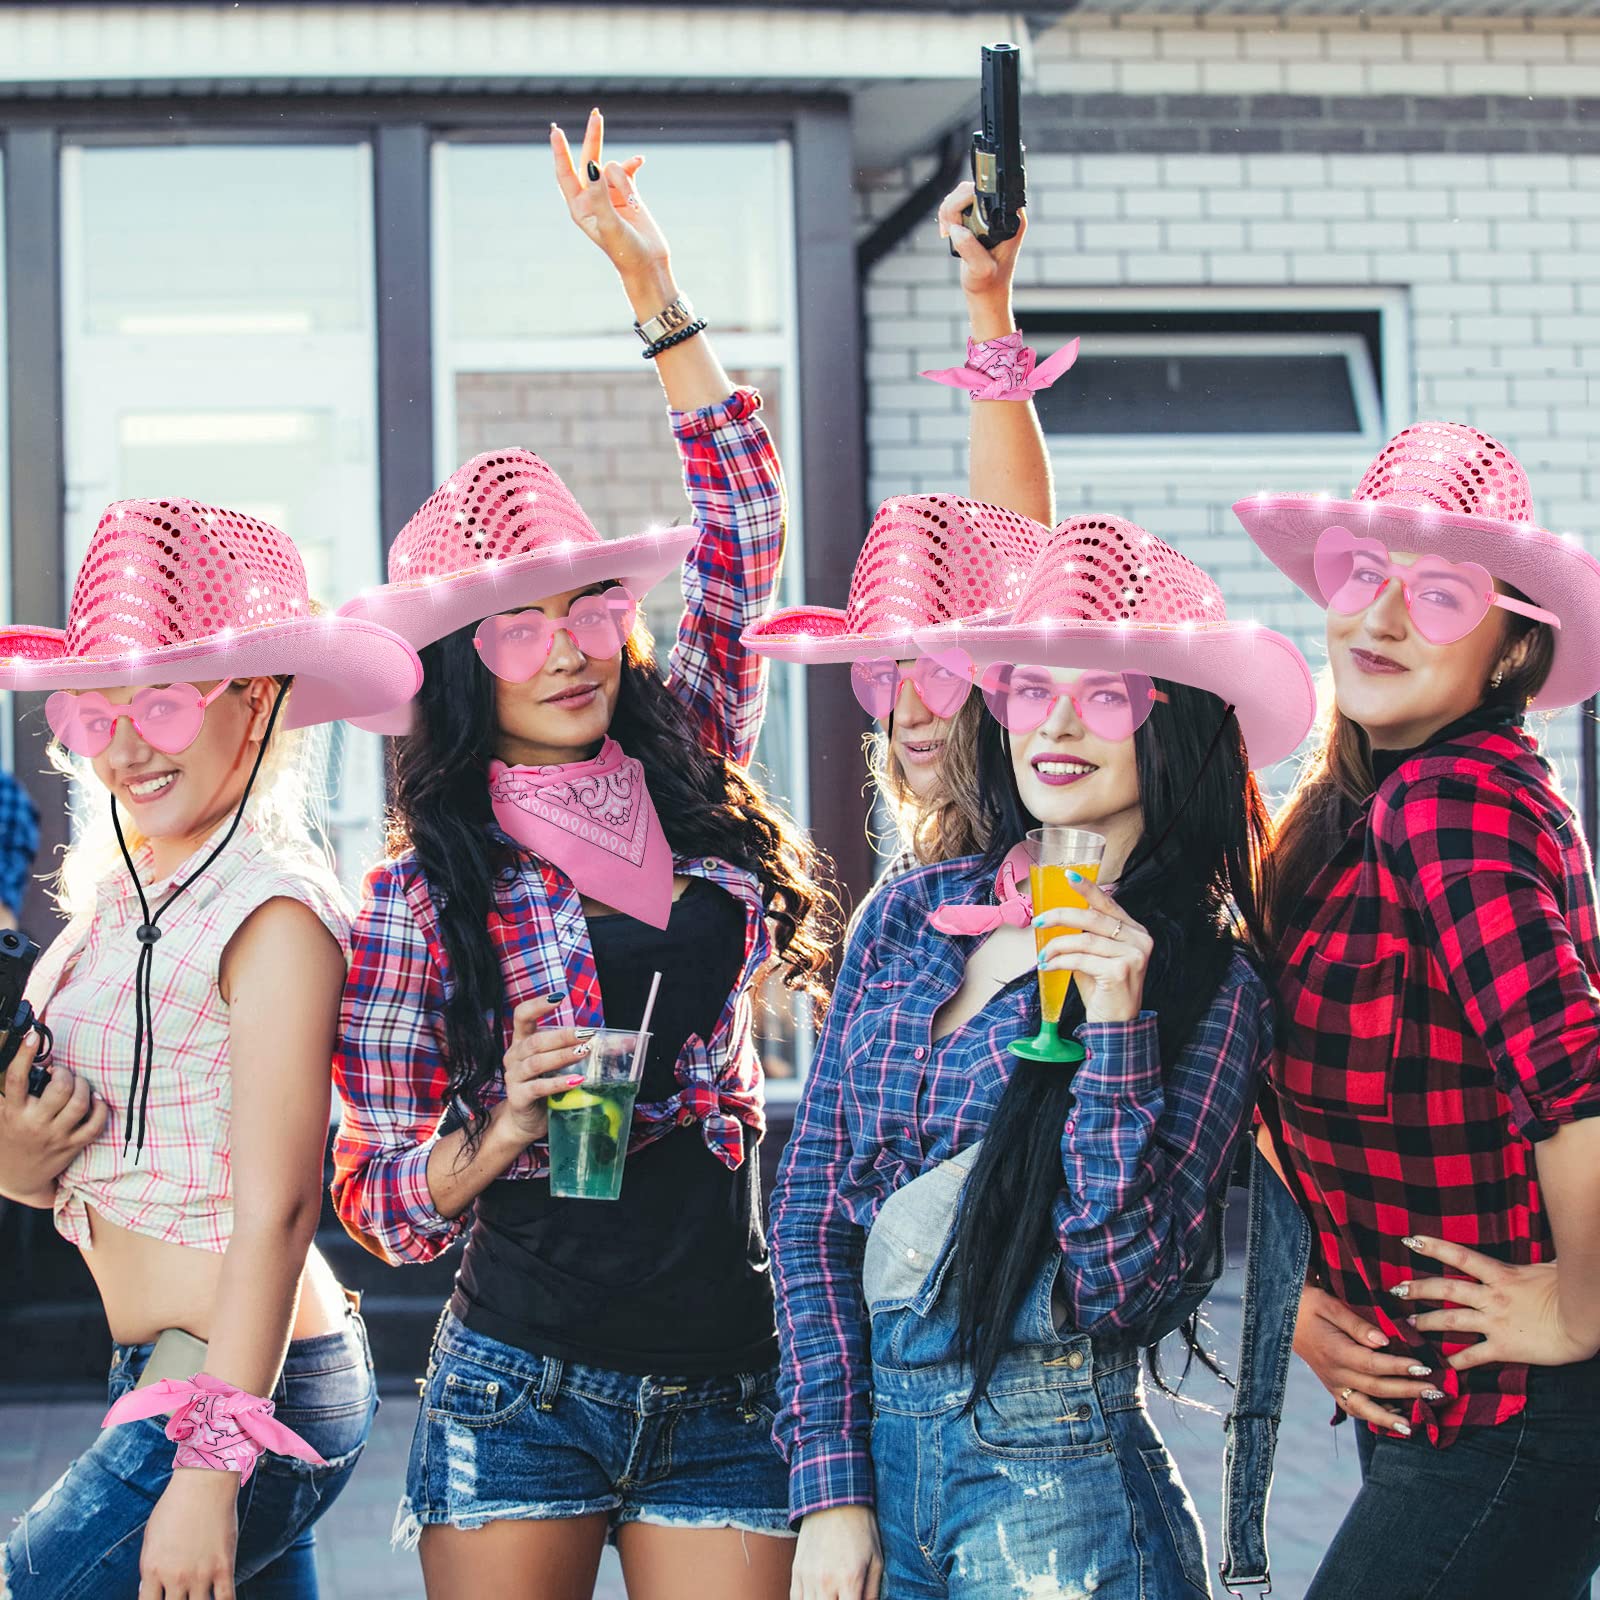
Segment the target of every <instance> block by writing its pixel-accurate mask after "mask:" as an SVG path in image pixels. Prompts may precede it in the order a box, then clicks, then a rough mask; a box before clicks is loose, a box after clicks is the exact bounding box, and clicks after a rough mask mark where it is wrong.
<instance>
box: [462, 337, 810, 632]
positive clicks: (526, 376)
mask: <svg viewBox="0 0 1600 1600" xmlns="http://www.w3.org/2000/svg"><path fill="white" fill-rule="evenodd" d="M640 365H641V368H643V364H642V363H641V364H640ZM732 376H733V379H734V382H735V383H745V384H752V385H754V387H756V388H758V389H759V390H760V391H761V396H762V410H761V414H762V417H763V418H764V420H765V421H766V424H767V427H768V428H769V429H770V430H771V432H772V434H773V436H774V437H777V435H778V432H779V429H778V418H777V401H778V375H777V374H776V373H775V372H738V373H734V374H732ZM456 443H457V453H458V455H459V456H460V457H461V459H462V460H463V461H464V460H466V459H467V457H469V456H474V455H477V454H478V453H479V452H480V451H482V450H494V449H498V448H500V447H502V446H505V445H512V444H519V445H522V446H524V447H525V448H527V449H530V450H537V451H538V452H539V454H540V455H542V456H543V457H544V458H545V459H546V460H547V461H548V462H549V463H550V464H551V465H552V466H553V467H554V468H555V469H556V471H557V472H559V473H560V474H561V477H562V481H563V482H564V483H565V484H566V485H567V487H568V488H569V489H571V490H572V492H573V494H575V495H576V496H577V498H578V503H579V505H581V506H582V507H583V509H584V510H585V511H586V512H587V513H588V514H589V518H590V520H591V521H592V522H593V523H594V525H595V526H596V527H597V528H599V530H600V531H601V533H603V534H605V535H607V536H608V537H613V538H614V537H618V536H620V535H623V534H628V533H637V532H638V531H639V530H640V529H641V528H644V527H647V526H649V525H650V524H652V523H678V522H686V521H687V520H688V517H689V502H688V499H687V497H686V496H685V494H684V492H683V469H682V467H681V466H680V465H679V462H678V452H677V449H676V448H675V446H674V445H673V442H672V434H671V432H670V430H669V429H668V427H667V419H666V414H665V407H664V401H663V399H662V394H661V384H660V382H659V381H658V380H657V378H656V375H655V373H654V372H653V371H651V370H649V369H642V370H640V371H638V372H539V373H523V372H464V373H461V374H460V375H459V376H458V377H457V379H456ZM682 603H683V602H682V596H681V595H680V593H679V591H678V587H677V585H676V584H673V583H663V584H658V585H657V586H656V588H655V589H654V590H653V591H652V592H651V594H650V595H649V597H648V598H647V600H646V602H645V616H646V619H647V620H648V621H649V623H650V627H651V630H652V631H653V632H654V634H655V636H656V639H657V641H658V642H659V643H660V645H661V647H662V649H663V650H664V649H666V648H667V647H668V646H669V645H670V643H671V640H672V634H673V630H674V628H675V627H676V625H677V618H678V612H679V611H680V610H681V609H682Z"/></svg>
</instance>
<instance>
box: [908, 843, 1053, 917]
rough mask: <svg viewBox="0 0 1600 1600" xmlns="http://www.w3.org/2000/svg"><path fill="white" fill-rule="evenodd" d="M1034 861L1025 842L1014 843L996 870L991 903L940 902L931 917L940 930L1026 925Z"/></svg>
mask: <svg viewBox="0 0 1600 1600" xmlns="http://www.w3.org/2000/svg"><path fill="white" fill-rule="evenodd" d="M1032 865H1033V857H1032V855H1031V854H1030V853H1029V850H1028V846H1027V844H1026V842H1024V843H1022V844H1018V845H1013V846H1012V847H1011V849H1010V850H1009V851H1008V852H1007V853H1006V858H1005V860H1004V861H1002V862H1001V863H1000V870H999V872H997V873H996V874H995V880H994V895H995V900H996V901H997V902H998V903H997V904H995V905H992V906H974V905H961V904H950V905H942V906H937V907H935V909H934V912H933V915H932V916H931V917H930V918H929V919H928V920H929V921H930V922H931V923H932V924H933V925H934V927H936V928H937V929H938V930H939V932H940V933H961V934H978V933H993V932H994V930H995V929H996V928H999V927H1011V928H1026V927H1027V926H1028V925H1029V924H1030V923H1031V922H1032V921H1033V890H1032V887H1031V885H1030V884H1029V882H1028V869H1029V868H1030V867H1031V866H1032Z"/></svg>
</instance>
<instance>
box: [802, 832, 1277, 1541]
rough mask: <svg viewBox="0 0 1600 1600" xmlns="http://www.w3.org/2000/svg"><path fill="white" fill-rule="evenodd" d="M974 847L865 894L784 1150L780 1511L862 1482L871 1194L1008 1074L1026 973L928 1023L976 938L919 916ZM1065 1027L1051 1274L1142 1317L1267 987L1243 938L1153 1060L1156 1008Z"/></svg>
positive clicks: (1074, 1306)
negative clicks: (1172, 1055) (1079, 1046)
mask: <svg viewBox="0 0 1600 1600" xmlns="http://www.w3.org/2000/svg"><path fill="white" fill-rule="evenodd" d="M974 864H975V863H974V862H973V860H972V859H971V858H967V859H964V860H959V861H950V862H944V863H941V864H939V865H937V866H932V867H920V868H916V869H914V870H913V871H911V872H908V873H907V874H906V875H905V876H904V877H902V878H899V879H897V880H896V881H895V882H893V883H890V884H885V885H883V886H881V887H880V888H879V889H877V890H876V891H875V892H874V893H873V894H872V895H871V896H870V897H869V899H868V900H867V902H866V905H865V906H864V908H863V910H862V914H861V917H860V920H859V922H858V924H857V926H856V928H855V931H854V932H853V934H852V935H851V938H850V942H849V945H848V947H847V949H846V951H845V957H844V965H843V969H842V971H841V972H840V975H839V982H838V984H837V986H836V987H835V989H834V995H833V1003H832V1007H831V1009H830V1011H829V1013H828V1021H827V1025H826V1027H825V1028H824V1030H823V1034H822V1039H821V1041H820V1043H819V1045H818V1048H817V1053H816V1058H815V1060H814V1061H813V1063H812V1069H811V1076H810V1077H809V1078H808V1079H807V1081H806V1088H805V1095H804V1098H803V1099H802V1101H801V1104H800V1112H799V1115H798V1117H797V1118H796V1121H795V1128H794V1133H793V1136H792V1137H791V1138H790V1140H789V1145H788V1149H787V1150H786V1152H785V1154H784V1158H783V1164H782V1167H781V1168H780V1170H779V1174H778V1182H777V1190H776V1193H775V1194H774V1197H773V1239H772V1251H773V1261H774V1267H775V1272H776V1279H777V1289H778V1336H779V1339H780V1341H781V1343H782V1350H783V1369H782V1375H781V1378H780V1381H779V1393H780V1397H781V1400H782V1410H781V1412H780V1414H779V1417H778V1423H777V1429H776V1433H775V1437H776V1438H777V1440H778V1443H779V1445H780V1447H781V1448H782V1449H783V1451H784V1454H785V1455H786V1457H787V1458H788V1461H789V1471H790V1489H789V1510H790V1514H791V1516H792V1517H794V1518H795V1519H796V1520H798V1519H799V1518H801V1517H804V1516H806V1515H808V1514H809V1513H811V1512H813V1511H822V1510H826V1509H827V1508H828V1507H830V1506H839V1505H870V1504H871V1503H872V1500H873V1493H872V1464H871V1460H870V1457H869V1455H868V1450H867V1432H868V1428H869V1425H870V1409H869V1399H870V1396H871V1391H872V1367H871V1359H870V1319H869V1317H868V1314H867V1309H866V1306H865V1304H864V1302H863V1300H862V1293H861V1263H862V1256H863V1253H864V1251H865V1248H866V1238H867V1232H868V1230H869V1229H870V1228H871V1227H872V1223H873V1219H874V1218H875V1217H876V1216H877V1214H878V1208H879V1207H880V1206H881V1205H882V1204H883V1202H884V1201H885V1200H886V1199H888V1197H889V1196H890V1195H891V1194H893V1193H894V1192H895V1191H896V1190H897V1189H899V1188H901V1187H902V1186H903V1185H904V1184H907V1183H909V1182H910V1181H911V1180H912V1179H913V1178H916V1177H919V1176H921V1174H922V1173H924V1172H927V1171H928V1170H929V1169H930V1168H932V1167H934V1166H937V1165H938V1163H939V1162H941V1161H945V1160H948V1159H949V1158H950V1157H951V1156H954V1155H957V1154H958V1153H959V1152H960V1151H962V1150H963V1149H965V1148H966V1147H967V1146H969V1145H971V1144H973V1143H974V1142H975V1141H977V1140H978V1139H981V1138H982V1137H983V1133H984V1130H985V1128H986V1127H987V1126H988V1123H989V1119H990V1118H991V1117H992V1116H993V1114H994V1111H995V1108H996V1106H997V1105H998V1104H999V1101H1000V1096H1001V1094H1002V1092H1003V1091H1004V1089H1005V1086H1006V1083H1007V1081H1008V1080H1009V1078H1010V1075H1011V1064H1012V1060H1013V1058H1012V1056H1011V1055H1010V1053H1009V1052H1008V1050H1007V1049H1006V1046H1007V1045H1008V1044H1010V1042H1011V1041H1012V1040H1013V1039H1016V1038H1019V1037H1021V1036H1023V1035H1024V1034H1031V1033H1033V1032H1035V1031H1036V1030H1037V1028H1038V1019H1039V1008H1038V990H1037V986H1036V985H1034V984H1024V985H1020V986H1015V987H1012V986H1008V987H1007V988H1004V989H1001V990H999V991H997V993H996V994H995V996H994V998H993V999H992V1000H990V1002H989V1003H988V1005H986V1006H985V1007H984V1008H983V1010H982V1011H981V1012H979V1013H978V1015H977V1016H976V1017H974V1018H972V1020H971V1021H969V1022H967V1023H965V1024H964V1025H963V1026H962V1027H960V1028H958V1029H957V1030H956V1031H955V1032H954V1033H951V1034H948V1035H946V1036H945V1037H944V1038H943V1039H940V1040H938V1041H937V1042H935V1041H934V1040H933V1038H932V1027H933V1021H934V1017H935V1016H936V1015H937V1013H938V1011H939V1009H940V1007H941V1006H943V1005H944V1003H945V1002H946V1001H947V1000H949V999H950V997H951V996H952V995H953V994H955V992H956V991H957V989H959V988H960V986H961V981H962V977H963V975H964V972H965V968H966V961H967V957H968V956H969V955H970V954H971V952H972V951H973V950H974V949H975V948H976V947H977V945H978V943H980V942H981V941H980V940H979V939H977V938H974V937H969V936H958V935H952V934H944V933H940V932H939V931H938V930H937V929H935V928H934V927H933V926H932V925H931V924H930V923H929V920H928V918H929V914H930V913H931V912H932V911H933V909H934V908H935V907H937V906H940V905H944V904H947V903H957V904H976V903H992V892H991V891H989V890H980V889H979V887H978V885H977V882H976V880H975V878H974V876H973V868H974ZM1077 1037H1078V1038H1079V1039H1080V1040H1082V1042H1083V1043H1084V1044H1085V1045H1086V1046H1087V1047H1088V1051H1089V1055H1088V1059H1087V1060H1086V1061H1085V1062H1084V1063H1083V1065H1082V1067H1080V1068H1079V1070H1078V1073H1077V1076H1076V1078H1075V1079H1074V1081H1073V1087H1074V1090H1075V1091H1076V1096H1077V1101H1076V1104H1075V1105H1074V1107H1073V1110H1072V1113H1071V1115H1070V1116H1069V1117H1068V1118H1067V1122H1066V1126H1065V1127H1064V1129H1063V1130H1062V1138H1061V1168H1062V1180H1063V1181H1062V1187H1061V1190H1060V1193H1059V1194H1058V1195H1057V1196H1056V1201H1055V1206H1054V1211H1053V1220H1054V1224H1055V1232H1056V1237H1057V1239H1058V1240H1059V1242H1060V1245H1061V1277H1060V1287H1061V1290H1062V1292H1063V1293H1064V1295H1065V1297H1066V1303H1067V1305H1068V1307H1069V1308H1070V1311H1071V1316H1072V1323H1073V1326H1074V1327H1076V1328H1077V1329H1078V1330H1079V1331H1081V1332H1083V1333H1089V1334H1095V1333H1102V1332H1105V1333H1110V1332H1114V1331H1118V1330H1125V1329H1130V1328H1137V1327H1139V1326H1140V1325H1142V1324H1148V1323H1149V1321H1150V1320H1151V1319H1152V1318H1153V1317H1154V1316H1155V1315H1156V1314H1157V1313H1158V1312H1159V1311H1160V1310H1161V1309H1162V1308H1163V1307H1164V1306H1166V1305H1168V1304H1170V1303H1171V1302H1172V1301H1173V1300H1174V1299H1175V1297H1176V1296H1177V1293H1178V1291H1179V1289H1180V1288H1181V1287H1182V1284H1183V1280H1184V1276H1185V1274H1186V1273H1187V1272H1188V1270H1189V1269H1190V1267H1191V1266H1192V1265H1193V1264H1194V1261H1195V1258H1196V1256H1197V1254H1198V1251H1199V1248H1200V1246H1201V1244H1202V1242H1203V1233H1204V1227H1205V1222H1206V1217H1207V1211H1208V1207H1209V1204H1210V1201H1211V1199H1212V1197H1213V1196H1215V1195H1216V1194H1217V1193H1219V1192H1220V1190H1221V1188H1222V1186H1223V1184H1224V1183H1226V1181H1227V1176H1228V1168H1229V1164H1230V1161H1231V1158H1232V1155H1233V1152H1234V1149H1235V1147H1236V1146H1237V1143H1238V1140H1239V1137H1240V1135H1241V1134H1242V1132H1243V1131H1244V1129H1245V1128H1246V1126H1247V1125H1248V1123H1249V1120H1250V1116H1251V1112H1252V1109H1253V1107H1254V1105H1255V1100H1256V1092H1257V1088H1258V1085H1259V1082H1260V1080H1261V1075H1262V1073H1263V1071H1264V1070H1265V1065H1266V1061H1267V1058H1268V1057H1269V1055H1270V1054H1271V1049H1272V1010H1271V1001H1270V998H1269V996H1268V993H1267V990H1266V987H1265V985H1264V984H1263V983H1262V981H1261V978H1260V977H1259V975H1258V974H1257V973H1256V971H1255V969H1254V968H1253V967H1252V966H1251V965H1250V963H1249V961H1248V960H1247V959H1246V958H1245V957H1244V955H1243V954H1242V953H1241V954H1239V955H1237V956H1235V958H1234V960H1233V963H1232V965H1231V966H1230V968H1229V970H1228V972H1227V975H1226V977H1225V979H1224V981H1223V983H1222V984H1221V986H1220V987H1219V988H1218V990H1217V993H1216V995H1215V996H1214V997H1213V999H1212V1002H1211V1006H1210V1009H1209V1010H1208V1011H1206V1012H1205V1013H1204V1014H1203V1015H1202V1017H1201V1019H1200V1021H1199V1023H1198V1024H1197V1025H1196V1028H1195V1030H1194V1033H1193V1034H1192V1035H1191V1037H1190V1040H1189V1043H1188V1045H1187V1047H1186V1048H1185V1049H1184V1051H1183V1053H1182V1055H1181V1056H1180V1057H1179V1059H1178V1060H1177V1061H1176V1062H1175V1063H1174V1064H1173V1066H1172V1068H1171V1070H1170V1071H1166V1072H1163V1070H1162V1064H1161V1054H1160V1046H1159V1041H1158V1037H1157V1029H1156V1016H1155V1013H1154V1012H1152V1011H1145V1012H1142V1013H1141V1014H1140V1015H1139V1016H1138V1017H1137V1018H1136V1019H1135V1020H1133V1021H1131V1022H1115V1023H1112V1022H1100V1023H1095V1022H1085V1023H1083V1024H1081V1025H1080V1026H1079V1028H1078V1029H1077Z"/></svg>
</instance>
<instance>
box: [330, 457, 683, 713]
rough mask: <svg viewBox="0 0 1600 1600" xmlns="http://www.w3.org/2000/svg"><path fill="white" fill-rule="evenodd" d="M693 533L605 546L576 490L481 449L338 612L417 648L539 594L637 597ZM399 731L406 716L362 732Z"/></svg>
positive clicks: (674, 565) (668, 568)
mask: <svg viewBox="0 0 1600 1600" xmlns="http://www.w3.org/2000/svg"><path fill="white" fill-rule="evenodd" d="M698 537H699V533H698V531H697V530H696V529H695V528H693V527H683V528H660V529H655V530H653V531H650V532H646V533H639V534H634V535H633V536H632V537H630V538H626V539H603V538H601V536H600V532H599V530H598V529H597V528H596V527H595V525H594V524H593V523H592V522H590V520H589V519H588V517H586V516H585V515H584V513H583V508H582V507H581V506H580V505H579V504H578V502H577V499H576V497H575V496H574V495H573V493H572V491H571V490H570V489H569V488H568V487H567V486H566V484H564V483H563V482H562V481H561V479H560V478H559V477H558V476H557V475H556V472H555V469H554V468H553V467H551V466H550V464H549V463H548V462H547V461H543V460H541V459H540V458H539V457H538V456H536V455H534V453H533V452H532V451H531V450H489V451H485V452H484V454H482V455H477V456H474V457H473V458H472V459H471V460H470V461H468V462H465V463H464V464H463V465H461V466H459V467H457V468H456V470H455V471H454V472H452V473H451V474H450V476H449V477H448V478H446V479H445V481H444V482H443V483H442V484H440V485H439V487H438V488H437V489H435V490H434V492H433V493H432V494H431V495H430V496H429V497H428V498H427V499H426V500H425V501H424V502H423V504H422V508H421V509H420V510H419V511H418V512H417V513H416V515H415V516H414V517H412V519H411V520H410V521H409V522H408V523H407V524H406V525H405V527H403V528H402V529H401V530H400V532H399V534H398V535H397V536H396V538H395V541H394V544H393V545H392V546H391V547H390V550H389V581H388V582H387V583H386V584H383V585H381V586H380V587H378V588H375V589H368V590H367V591H366V592H365V593H364V594H358V595H357V596H356V597H355V598H354V599H353V600H348V601H346V602H345V604H344V605H342V606H340V608H339V614H340V615H341V616H345V617H363V618H369V619H371V620H372V621H374V622H381V623H383V624H384V626H385V627H389V628H393V629H394V631H395V632H396V633H398V634H399V635H400V636H401V638H403V639H406V640H409V641H410V643H411V644H413V645H415V646H416V647H417V649H419V650H420V649H421V648H422V647H423V646H424V645H429V644H433V643H434V642H435V641H436V640H439V639H442V638H444V637H445V635H446V634H451V633H454V632H455V631H456V629H457V628H464V627H466V626H468V624H470V623H474V622H482V621H483V619H484V618H485V617H492V616H495V615H496V614H498V613H499V612H501V611H511V610H514V609H515V608H516V607H518V606H526V605H532V604H533V602H534V601H536V600H542V599H544V597H545V596H546V595H552V594H561V593H562V592H564V591H565V590H568V589H585V588H587V587H588V586H589V585H590V584H593V583H607V582H615V583H620V584H621V585H623V587H624V588H626V589H628V590H629V591H631V593H632V594H633V595H634V596H635V597H636V598H640V597H642V596H643V595H644V593H645V591H646V590H647V589H653V588H654V587H655V586H656V584H658V583H659V582H660V581H661V580H662V579H663V578H665V577H666V576H667V575H668V574H669V573H671V572H674V571H676V570H677V569H678V568H679V567H680V566H682V564H683V561H684V558H685V557H686V556H687V555H688V554H689V552H690V551H691V550H692V549H693V548H694V543H695V540H696V539H697V538H698ZM363 726H366V727H369V728H371V729H372V730H373V731H375V732H377V733H406V732H409V731H410V727H411V712H410V710H409V709H406V710H404V711H402V712H399V713H396V714H394V715H391V716H388V717H383V718H378V719H376V720H371V721H368V722H366V723H364V724H363Z"/></svg>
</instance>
